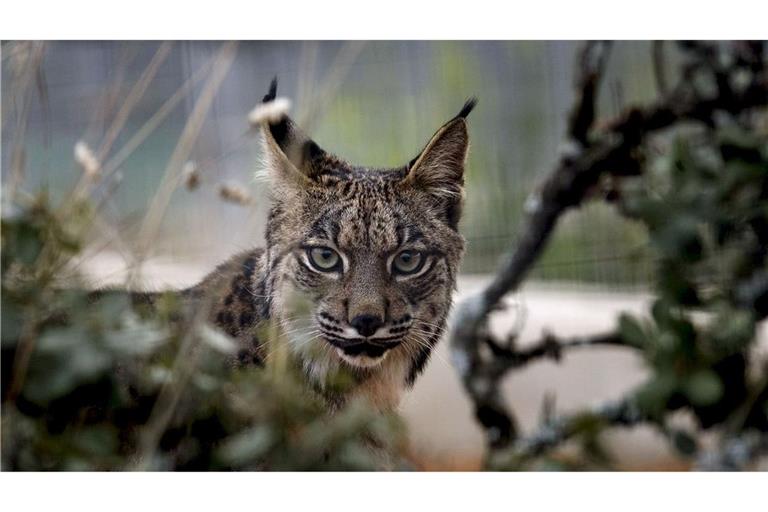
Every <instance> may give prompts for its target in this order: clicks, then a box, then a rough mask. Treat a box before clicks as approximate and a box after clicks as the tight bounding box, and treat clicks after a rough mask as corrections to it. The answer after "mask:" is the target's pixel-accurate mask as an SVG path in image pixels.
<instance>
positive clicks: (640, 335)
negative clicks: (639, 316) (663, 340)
mask: <svg viewBox="0 0 768 512" xmlns="http://www.w3.org/2000/svg"><path fill="white" fill-rule="evenodd" d="M619 334H620V335H621V338H622V339H623V340H624V342H626V343H628V344H630V345H633V346H635V347H643V346H645V345H646V340H647V339H648V336H647V335H646V333H645V331H643V327H642V326H641V325H640V323H639V322H638V321H637V320H635V319H634V318H633V317H632V316H630V315H628V314H627V313H622V314H621V315H620V316H619Z"/></svg>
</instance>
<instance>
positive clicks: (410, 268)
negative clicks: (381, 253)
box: [392, 251, 424, 275]
mask: <svg viewBox="0 0 768 512" xmlns="http://www.w3.org/2000/svg"><path fill="white" fill-rule="evenodd" d="M423 263H424V257H423V256H422V254H421V253H420V252H417V251H403V252H401V253H400V254H398V255H397V256H395V259H394V260H392V272H393V273H396V274H401V275H408V274H415V273H416V272H418V271H419V270H420V269H421V267H422V265H423Z"/></svg>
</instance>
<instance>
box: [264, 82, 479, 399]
mask: <svg viewBox="0 0 768 512" xmlns="http://www.w3.org/2000/svg"><path fill="white" fill-rule="evenodd" d="M271 97H274V91H272V96H271ZM269 99H270V95H268V96H267V97H266V98H265V101H268V100H269ZM473 106H474V104H473V103H468V104H467V106H465V108H464V109H463V110H462V112H461V113H460V114H459V115H458V116H457V117H455V118H454V119H452V120H451V121H449V122H448V123H447V124H445V125H444V126H443V127H442V128H441V129H440V130H438V132H437V133H436V134H435V135H434V136H433V138H432V140H431V141H430V142H429V144H428V145H427V146H426V148H425V149H424V150H423V151H422V152H421V154H420V155H419V156H418V157H417V158H415V159H414V160H412V161H411V162H410V163H409V164H408V165H406V166H403V167H400V168H395V169H369V168H363V167H358V166H352V165H350V164H348V163H346V162H344V161H342V160H340V159H339V158H337V157H335V156H333V155H330V154H328V153H326V152H325V151H323V150H322V149H320V148H319V147H318V146H317V144H315V143H314V142H313V141H311V140H310V139H308V138H307V137H306V136H304V135H303V134H302V133H301V132H300V131H299V130H298V128H297V127H296V126H295V125H294V124H293V123H292V121H291V120H290V119H288V118H283V119H282V120H281V121H279V122H277V123H272V124H266V125H265V126H264V134H265V141H266V155H267V167H268V171H269V173H270V175H271V181H272V190H273V207H272V210H271V213H270V220H269V225H268V229H267V246H268V247H267V261H268V262H267V265H268V275H269V276H270V277H269V282H268V283H267V286H268V289H269V291H270V295H271V297H272V304H271V310H272V316H273V317H277V318H278V319H279V320H280V322H281V323H282V325H283V327H284V331H285V333H286V337H287V339H288V342H289V343H290V345H291V348H292V350H293V351H294V353H296V354H298V355H299V357H300V358H301V361H302V364H303V365H304V368H305V369H306V371H307V372H308V373H309V374H310V375H311V376H312V377H314V378H315V379H316V381H317V382H318V383H320V384H321V385H322V380H323V378H324V377H325V376H326V374H327V373H328V372H331V371H334V370H336V369H338V368H339V367H343V368H347V369H352V370H353V371H354V373H355V374H356V375H358V376H361V377H364V378H368V377H371V376H375V375H377V374H380V373H386V374H387V375H388V376H390V377H391V378H394V379H400V380H401V382H402V383H403V384H405V383H408V384H410V383H412V382H413V380H414V378H415V377H416V376H417V374H418V373H419V371H420V370H421V369H422V368H423V366H424V364H425V363H426V361H427V359H428V357H429V354H430V352H431V350H432V347H433V346H434V344H435V343H436V342H437V341H438V339H439V337H440V335H441V334H442V331H443V328H444V325H445V320H446V316H447V314H448V311H449V308H450V305H451V293H452V291H453V289H454V287H455V279H456V272H457V267H458V265H459V262H460V259H461V255H462V252H463V247H464V241H463V239H462V237H461V235H459V233H458V231H457V224H458V220H459V216H460V211H461V202H462V195H463V171H464V160H465V157H466V153H467V147H468V136H467V127H466V121H465V117H466V115H467V114H468V113H469V111H470V110H471V108H472V107H473Z"/></svg>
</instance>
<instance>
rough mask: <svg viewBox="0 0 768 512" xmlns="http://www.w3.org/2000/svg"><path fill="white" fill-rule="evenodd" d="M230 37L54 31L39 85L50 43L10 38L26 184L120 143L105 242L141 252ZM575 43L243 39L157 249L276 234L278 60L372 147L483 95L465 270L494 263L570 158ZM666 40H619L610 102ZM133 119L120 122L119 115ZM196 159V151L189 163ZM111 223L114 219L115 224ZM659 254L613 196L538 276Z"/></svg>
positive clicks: (9, 74)
mask: <svg viewBox="0 0 768 512" xmlns="http://www.w3.org/2000/svg"><path fill="white" fill-rule="evenodd" d="M222 44H223V43H219V42H176V43H159V42H50V43H45V44H44V49H43V50H42V58H41V61H40V65H39V69H38V71H37V72H36V74H35V76H34V77H33V78H32V79H30V82H31V83H30V84H29V85H30V87H22V86H21V85H20V84H22V82H19V80H18V78H19V74H18V73H17V72H16V71H17V70H16V67H17V66H18V65H19V62H20V61H23V59H24V58H28V57H29V55H31V50H30V47H32V46H34V44H33V43H23V42H6V43H4V44H3V47H2V50H3V52H2V53H3V62H2V71H3V73H2V100H3V101H2V108H3V126H2V170H3V181H4V183H7V182H8V180H9V179H10V178H11V177H12V173H13V166H14V165H16V163H14V161H13V154H14V151H13V150H14V148H13V144H14V140H17V139H18V135H19V133H18V126H19V125H18V123H15V120H17V119H19V116H21V115H25V116H27V117H26V120H25V122H24V123H23V125H24V132H23V136H24V149H25V151H24V156H25V158H24V163H23V166H24V169H23V182H22V184H21V187H22V188H23V189H24V190H26V191H28V192H30V193H35V192H36V191H39V190H43V189H44V190H47V191H48V193H49V194H50V195H51V196H52V197H54V198H56V197H62V196H63V195H64V194H65V193H66V192H67V191H69V190H71V188H72V187H73V186H74V184H75V183H76V182H77V181H78V178H79V172H80V171H79V170H78V168H77V167H76V165H75V164H74V161H73V148H74V147H75V145H76V143H77V142H78V141H83V142H85V143H86V144H87V145H88V146H89V147H91V148H108V149H106V150H104V154H103V155H101V156H102V157H103V161H102V164H103V165H104V167H108V168H109V170H110V172H114V173H115V175H116V176H119V177H120V180H119V182H120V183H119V186H117V185H116V186H115V187H110V186H107V185H105V186H104V195H105V197H106V196H108V197H106V199H105V201H106V202H107V204H106V206H105V208H104V210H103V214H102V215H103V221H104V222H103V227H104V229H102V230H97V231H95V232H94V235H93V237H94V242H93V243H94V246H96V245H98V246H99V247H103V248H104V250H112V251H115V250H120V251H123V252H125V251H128V252H130V251H131V250H132V247H133V246H134V242H135V240H136V237H137V236H138V232H139V231H140V229H139V225H140V224H141V219H142V217H143V215H144V213H145V211H146V210H147V208H148V206H149V203H150V202H151V200H152V197H153V196H154V195H155V193H156V191H157V190H158V188H159V187H160V184H161V180H162V179H163V174H164V170H165V169H166V166H167V165H168V162H169V160H170V159H171V155H172V152H173V150H174V148H175V147H176V144H177V142H178V140H179V138H180V137H181V136H182V134H183V131H184V128H185V125H186V123H187V121H188V119H189V117H190V115H191V114H192V112H193V111H194V109H195V106H196V105H197V104H198V100H199V98H200V96H201V95H202V94H204V87H205V82H206V79H207V77H208V76H209V75H210V66H211V65H212V64H211V62H212V60H213V59H214V57H215V56H216V55H217V53H218V52H219V51H220V50H221V47H222ZM577 47H578V43H575V42H494V41H488V42H457V41H441V42H427V41H397V42H386V41H381V42H334V41H327V42H312V41H280V42H267V41H265V42H241V43H239V45H238V47H237V54H236V57H235V59H234V61H233V63H232V66H231V68H230V69H229V70H228V72H227V73H226V76H225V77H224V79H223V81H222V82H221V85H220V86H219V88H218V90H217V93H216V95H215V97H214V99H213V101H212V104H211V105H210V109H209V110H208V111H207V115H206V116H205V118H204V120H203V122H202V125H201V128H200V131H199V134H198V136H197V137H196V139H195V141H194V146H193V147H192V148H191V150H190V154H189V158H188V161H189V162H190V163H191V164H193V165H194V166H195V167H196V168H197V169H198V170H199V173H200V176H201V185H200V187H199V188H196V189H194V190H187V189H185V188H183V187H180V188H179V189H178V190H176V191H175V192H174V193H173V195H172V197H171V199H170V203H169V206H168V209H167V211H166V212H165V215H164V217H163V219H162V224H161V226H160V234H159V236H158V237H157V238H156V240H155V243H154V245H153V247H152V251H153V254H155V255H164V256H167V257H170V258H173V259H174V260H176V261H179V262H189V261H198V262H204V263H206V264H213V263H215V262H217V261H219V260H221V259H223V258H225V257H227V256H228V255H230V254H232V253H234V252H236V251H238V250H242V249H244V248H247V247H252V246H258V245H260V244H261V243H262V241H263V230H264V227H265V221H266V214H267V207H268V205H267V200H268V199H267V197H268V196H267V192H266V190H265V186H266V185H265V184H264V183H263V182H259V181H255V180H254V179H253V176H254V172H255V171H256V170H257V168H258V166H259V162H260V156H261V155H260V145H259V141H258V139H257V137H256V136H254V134H252V133H251V132H250V131H249V129H248V124H247V114H248V112H249V111H250V110H251V109H252V108H253V106H255V105H256V104H257V102H258V101H259V99H260V98H261V96H262V95H263V94H264V92H265V91H266V89H267V85H268V83H269V81H270V80H271V79H272V77H273V76H275V75H276V76H278V78H279V81H280V90H279V93H280V95H283V96H287V97H289V98H291V99H292V101H293V106H294V107H293V111H292V115H294V116H295V117H296V118H297V119H299V120H300V122H302V124H303V125H304V126H305V127H306V128H307V130H308V131H309V132H310V133H311V134H312V136H313V138H314V139H315V140H316V141H318V143H319V144H320V145H321V146H323V147H324V148H325V149H327V150H329V151H331V152H334V153H337V154H339V155H340V156H342V157H345V158H347V159H349V160H350V161H353V162H355V163H359V164H366V165H371V166H379V167H384V166H395V165H401V164H403V163H405V162H407V161H408V160H410V159H411V158H412V157H413V156H414V155H415V154H416V153H417V151H419V150H420V149H421V147H423V145H424V144H425V143H426V141H427V140H428V139H429V137H430V135H431V134H432V133H433V132H434V130H435V129H437V127H439V126H440V125H441V124H442V123H443V122H444V121H445V120H447V119H448V118H450V117H452V116H453V115H454V114H455V113H456V111H458V109H459V108H460V107H461V105H462V104H463V102H464V100H465V99H466V98H467V97H468V96H472V95H475V96H477V97H478V98H479V100H480V103H479V105H478V108H477V109H476V111H475V112H473V114H472V117H471V119H470V135H471V140H472V147H471V150H470V157H469V162H468V174H467V207H466V209H465V216H464V219H463V221H462V231H463V232H464V234H465V236H466V238H467V241H468V251H467V256H466V259H465V262H464V266H463V272H465V273H487V272H490V271H492V270H493V269H494V268H495V267H496V265H497V264H498V261H499V259H500V258H501V257H503V255H504V254H505V253H506V252H507V251H508V250H509V249H510V248H511V247H513V246H514V243H515V239H516V236H517V229H518V226H519V224H520V220H521V215H522V211H523V205H524V202H525V200H526V198H527V196H528V194H529V193H530V191H531V190H533V189H534V188H535V186H536V184H537V183H538V182H539V181H540V180H541V179H542V178H543V176H545V175H546V174H547V173H548V171H549V169H550V167H551V166H552V164H553V162H555V161H556V159H557V155H558V148H559V144H560V141H561V139H562V132H563V130H564V120H565V115H566V113H567V109H568V106H569V105H570V100H571V86H570V84H571V83H572V80H571V74H572V68H573V62H572V61H573V56H574V54H575V50H576V49H577ZM651 65H652V62H651V58H650V44H649V43H645V42H626V43H619V44H617V45H616V48H615V51H614V53H613V55H612V57H611V61H610V62H609V65H608V67H609V74H608V77H607V79H606V83H607V84H608V86H607V87H606V89H605V90H604V91H603V94H602V95H601V97H600V109H601V110H600V113H601V115H603V116H606V117H607V116H611V115H613V114H615V113H617V112H618V111H619V110H620V109H621V108H622V107H623V106H624V105H625V104H628V103H630V102H642V101H645V100H647V99H649V98H650V97H651V95H652V94H653V92H654V88H653V83H652V73H651ZM118 120H119V121H120V122H118ZM185 163H186V162H185ZM231 182H234V183H239V184H242V185H243V186H244V187H246V189H247V190H248V192H249V194H250V195H251V196H252V201H251V202H250V203H249V204H248V205H246V206H243V205H241V204H233V203H230V202H226V201H222V199H221V197H220V195H219V193H218V190H219V187H220V185H221V184H222V183H231ZM106 233H111V238H110V236H107V234H106ZM650 265H651V259H650V257H649V251H648V248H647V244H646V237H645V233H644V232H643V231H642V229H641V228H640V227H638V226H636V225H633V224H632V223H631V222H628V221H626V220H624V219H623V218H621V217H620V216H619V215H617V213H616V212H614V211H613V210H612V209H611V208H610V207H608V206H605V205H599V204H593V205H588V206H586V207H584V208H582V209H581V210H580V211H578V212H576V213H574V214H571V215H569V216H568V217H567V218H566V219H564V222H563V223H562V225H561V226H559V228H558V232H557V234H556V236H555V238H554V240H553V242H552V244H551V246H550V247H549V248H548V250H547V252H546V254H545V255H544V257H543V258H542V260H541V262H540V263H539V264H538V266H537V267H536V269H535V271H534V276H533V277H534V278H536V279H541V280H553V281H574V282H582V283H584V282H588V283H596V284H599V285H603V286H610V287H616V286H619V287H627V286H637V285H642V284H643V283H646V282H647V280H648V276H649V267H650Z"/></svg>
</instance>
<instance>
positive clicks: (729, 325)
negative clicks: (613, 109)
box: [619, 114, 768, 454]
mask: <svg viewBox="0 0 768 512" xmlns="http://www.w3.org/2000/svg"><path fill="white" fill-rule="evenodd" d="M763 115H764V114H763ZM765 135H766V134H763V133H760V132H759V131H755V130H749V129H747V128H746V127H745V126H743V125H742V124H740V123H737V122H734V121H731V122H728V121H727V120H723V122H722V123H721V124H720V125H719V126H714V127H701V126H684V127H681V128H680V129H679V130H678V131H677V133H676V134H675V135H674V137H673V138H672V143H671V144H670V147H669V148H668V150H667V151H664V152H663V153H662V154H661V155H660V156H658V157H657V158H655V159H653V160H651V161H650V162H649V165H648V170H647V173H646V176H644V177H643V178H637V179H635V180H629V181H627V182H625V185H624V187H623V194H622V202H621V206H622V210H623V212H624V213H625V214H626V215H628V216H630V217H632V218H635V219H637V220H639V221H641V222H643V223H644V224H645V225H646V226H647V227H648V230H649V233H650V239H651V244H652V248H653V251H654V255H655V256H656V259H657V262H656V283H655V290H656V298H655V301H654V303H653V306H652V308H651V316H650V318H647V319H638V318H635V317H632V316H629V315H625V316H622V317H621V319H620V322H619V329H620V332H621V335H622V337H623V338H624V339H625V341H626V342H628V343H631V344H633V345H636V346H638V347H640V348H641V349H642V351H643V355H644V358H645V360H646V362H647V364H648V366H649V367H650V368H651V370H652V375H651V378H650V379H649V380H648V382H647V383H646V384H645V385H643V386H642V387H641V389H640V390H639V391H638V393H637V400H638V404H639V406H640V407H641V409H642V410H643V411H644V412H645V413H647V414H648V415H650V416H652V417H654V418H656V419H658V420H659V421H661V419H662V418H663V416H664V415H665V414H667V413H669V411H671V410H676V409H678V408H681V407H687V408H689V409H690V410H691V411H692V412H693V413H694V415H695V416H696V418H697V419H698V421H699V424H700V426H701V427H704V428H707V427H710V426H713V425H717V424H721V423H724V422H725V423H727V424H728V425H729V427H730V428H733V429H736V430H738V431H740V430H743V429H745V428H757V429H762V430H765V429H768V416H767V415H768V387H766V381H765V376H764V375H765V371H766V368H759V369H757V373H758V374H759V375H758V378H756V379H754V378H753V379H750V378H749V373H748V361H749V360H750V355H751V350H752V349H753V348H754V346H755V344H756V340H757V333H756V328H757V323H758V322H759V321H760V320H762V319H763V318H765V316H766V315H768V138H767V137H766V136H765ZM675 439H676V442H675V444H676V445H677V446H678V447H679V448H680V451H681V452H683V453H686V452H687V453H688V454H691V453H692V452H694V451H695V449H694V447H692V446H691V443H690V442H689V441H688V440H687V439H685V438H683V437H681V436H680V435H676V436H675Z"/></svg>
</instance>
